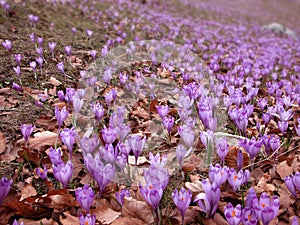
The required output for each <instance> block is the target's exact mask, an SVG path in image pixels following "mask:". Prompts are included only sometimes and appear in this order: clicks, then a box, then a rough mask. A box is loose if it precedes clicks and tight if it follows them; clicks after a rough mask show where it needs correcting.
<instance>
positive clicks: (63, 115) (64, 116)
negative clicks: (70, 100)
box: [55, 106, 69, 128]
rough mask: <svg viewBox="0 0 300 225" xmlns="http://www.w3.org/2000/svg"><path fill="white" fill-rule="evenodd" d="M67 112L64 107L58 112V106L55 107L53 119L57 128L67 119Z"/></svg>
mask: <svg viewBox="0 0 300 225" xmlns="http://www.w3.org/2000/svg"><path fill="white" fill-rule="evenodd" d="M68 114H69V111H68V110H67V108H66V106H64V107H63V108H62V109H61V110H59V108H58V106H55V117H56V120H57V123H58V128H60V127H61V125H62V124H63V122H64V121H65V120H66V119H67V117H68Z"/></svg>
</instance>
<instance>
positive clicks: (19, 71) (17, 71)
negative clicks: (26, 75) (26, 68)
mask: <svg viewBox="0 0 300 225" xmlns="http://www.w3.org/2000/svg"><path fill="white" fill-rule="evenodd" d="M13 69H14V71H15V73H16V74H17V76H18V77H20V75H21V68H20V66H16V67H13Z"/></svg>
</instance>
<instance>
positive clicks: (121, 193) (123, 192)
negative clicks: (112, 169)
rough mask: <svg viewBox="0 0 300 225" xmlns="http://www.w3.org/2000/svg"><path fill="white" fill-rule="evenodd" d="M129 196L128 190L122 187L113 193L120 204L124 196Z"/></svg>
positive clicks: (122, 202)
mask: <svg viewBox="0 0 300 225" xmlns="http://www.w3.org/2000/svg"><path fill="white" fill-rule="evenodd" d="M129 196H130V192H129V190H127V189H122V190H121V191H119V192H116V194H115V197H116V199H117V201H118V202H119V204H120V205H121V206H122V205H123V204H124V197H129Z"/></svg>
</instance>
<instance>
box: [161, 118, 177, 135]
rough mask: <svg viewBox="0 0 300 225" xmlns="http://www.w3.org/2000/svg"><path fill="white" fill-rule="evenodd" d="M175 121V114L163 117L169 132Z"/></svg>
mask: <svg viewBox="0 0 300 225" xmlns="http://www.w3.org/2000/svg"><path fill="white" fill-rule="evenodd" d="M174 121H175V119H174V117H173V116H165V117H164V118H163V125H164V127H165V128H166V129H167V131H168V133H170V132H171V130H172V127H173V125H174Z"/></svg>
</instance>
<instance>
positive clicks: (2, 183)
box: [0, 177, 13, 205]
mask: <svg viewBox="0 0 300 225" xmlns="http://www.w3.org/2000/svg"><path fill="white" fill-rule="evenodd" d="M12 182H13V181H12V180H8V179H7V178H6V177H2V179H1V180H0V205H1V203H2V201H3V200H4V199H5V197H6V196H7V195H8V193H9V191H10V188H11V184H12Z"/></svg>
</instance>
